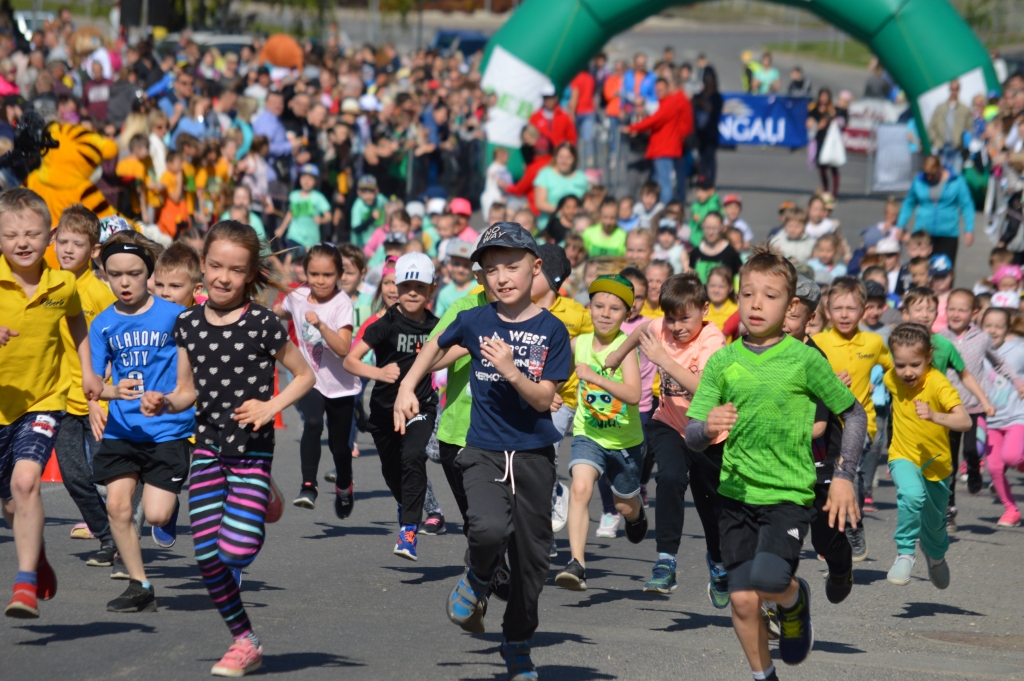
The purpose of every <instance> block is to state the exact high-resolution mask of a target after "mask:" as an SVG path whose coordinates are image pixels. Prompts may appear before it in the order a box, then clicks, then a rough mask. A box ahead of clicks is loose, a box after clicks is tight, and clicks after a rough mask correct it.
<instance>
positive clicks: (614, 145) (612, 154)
mask: <svg viewBox="0 0 1024 681" xmlns="http://www.w3.org/2000/svg"><path fill="white" fill-rule="evenodd" d="M621 125H622V124H621V123H620V122H619V119H618V118H616V117H614V116H609V117H608V165H609V166H610V165H611V161H613V160H616V159H618V157H619V142H620V139H619V128H620V127H621Z"/></svg>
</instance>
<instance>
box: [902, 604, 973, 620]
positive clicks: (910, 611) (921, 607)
mask: <svg viewBox="0 0 1024 681" xmlns="http://www.w3.org/2000/svg"><path fill="white" fill-rule="evenodd" d="M903 608H904V610H906V612H904V613H903V614H900V615H893V617H899V618H900V619H916V618H918V617H934V616H935V615H968V616H970V617H985V614H984V613H981V612H974V611H973V610H964V609H963V608H958V607H956V606H955V605H945V604H944V603H905V604H904V605H903Z"/></svg>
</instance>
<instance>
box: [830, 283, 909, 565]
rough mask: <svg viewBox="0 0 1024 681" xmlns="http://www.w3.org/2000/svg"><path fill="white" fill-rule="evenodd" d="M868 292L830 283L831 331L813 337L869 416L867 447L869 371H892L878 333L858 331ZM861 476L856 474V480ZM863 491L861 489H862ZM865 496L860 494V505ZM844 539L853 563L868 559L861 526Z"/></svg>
mask: <svg viewBox="0 0 1024 681" xmlns="http://www.w3.org/2000/svg"><path fill="white" fill-rule="evenodd" d="M867 299H868V292H867V289H866V288H865V287H864V282H862V281H860V280H859V279H856V278H854V277H839V278H838V279H836V280H835V281H833V282H832V288H831V289H830V290H829V293H828V313H829V318H830V319H831V320H832V330H831V331H822V332H821V333H818V334H815V335H814V343H815V344H816V345H817V346H818V348H820V349H821V351H822V352H824V353H825V357H826V358H827V359H828V363H829V364H830V365H831V366H832V371H834V372H836V375H837V376H839V378H840V379H841V380H842V381H843V383H845V384H846V385H847V387H849V388H850V391H851V392H853V394H854V396H855V397H856V398H857V401H858V402H860V403H861V405H862V406H863V407H864V411H865V412H867V416H868V440H867V443H866V446H869V445H870V443H871V441H872V440H874V438H875V432H876V431H877V430H878V426H877V424H876V423H875V403H874V400H872V399H871V370H872V369H873V368H874V366H875V365H876V364H878V365H881V367H882V368H883V369H885V370H886V371H888V370H889V369H892V357H891V356H890V355H889V349H888V348H886V347H885V342H884V341H883V340H882V337H881V336H879V335H878V334H877V333H871V332H869V331H861V329H860V320H861V317H863V316H864V306H865V305H866V304H867ZM861 475H863V474H862V473H861V472H860V471H858V477H859V476H861ZM861 489H863V486H861ZM863 499H864V497H863V496H862V495H860V500H861V503H863ZM846 536H847V538H849V540H850V545H851V546H852V547H853V562H855V563H859V562H860V561H862V560H864V559H865V558H867V557H868V544H867V539H866V538H865V536H864V526H863V525H862V524H858V525H857V527H856V528H852V527H851V528H848V529H847V530H846Z"/></svg>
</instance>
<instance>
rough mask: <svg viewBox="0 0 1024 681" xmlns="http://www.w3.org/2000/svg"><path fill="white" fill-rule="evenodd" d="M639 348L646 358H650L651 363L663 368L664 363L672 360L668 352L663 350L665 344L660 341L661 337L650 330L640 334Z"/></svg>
mask: <svg viewBox="0 0 1024 681" xmlns="http://www.w3.org/2000/svg"><path fill="white" fill-rule="evenodd" d="M640 350H642V351H643V353H644V354H645V355H647V359H649V360H651V363H653V364H656V365H657V366H659V367H661V368H664V367H665V365H666V364H668V363H669V362H671V361H672V358H671V357H669V356H668V352H666V351H665V344H664V343H663V342H662V341H661V338H659V337H658V336H655V335H654V334H653V333H651V332H650V331H645V332H643V333H642V334H640Z"/></svg>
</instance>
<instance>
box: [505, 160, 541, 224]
mask: <svg viewBox="0 0 1024 681" xmlns="http://www.w3.org/2000/svg"><path fill="white" fill-rule="evenodd" d="M550 163H551V154H543V155H541V156H538V157H537V158H535V159H533V163H531V164H530V165H528V166H526V171H525V172H524V173H523V176H522V177H521V178H520V179H519V181H518V182H516V183H515V184H512V185H509V186H508V187H505V191H506V192H508V193H509V194H513V195H515V196H525V197H526V200H527V201H529V202H530V210H531V211H533V214H534V215H540V211H539V210H537V204H536V203H535V202H534V194H533V181H534V179H536V177H537V173H539V172H540V171H541V169H543V168H544V166H546V165H550Z"/></svg>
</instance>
